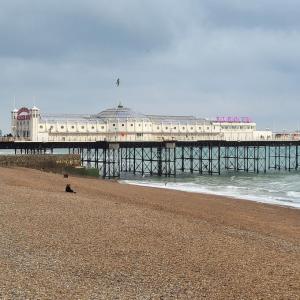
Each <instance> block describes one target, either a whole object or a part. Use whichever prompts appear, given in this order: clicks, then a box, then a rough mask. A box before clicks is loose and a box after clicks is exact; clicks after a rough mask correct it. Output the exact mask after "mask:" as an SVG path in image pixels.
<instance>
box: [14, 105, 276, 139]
mask: <svg viewBox="0 0 300 300" xmlns="http://www.w3.org/2000/svg"><path fill="white" fill-rule="evenodd" d="M11 131H12V135H13V137H14V138H15V140H19V141H32V142H96V141H107V142H163V141H201V140H219V141H220V140H224V141H259V140H271V139H272V132H271V131H269V130H265V131H261V130H257V128H256V123H254V122H253V121H252V120H251V119H250V118H247V117H243V118H237V117H227V118H225V117H218V118H216V119H215V120H208V119H204V118H198V117H194V116H169V115H147V114H142V113H138V112H135V111H133V110H132V109H130V108H127V107H124V106H122V105H121V104H120V105H118V106H117V107H114V108H109V109H105V110H103V111H101V112H100V113H96V114H89V115H82V114H78V115H74V114H73V115H72V114H57V115H49V114H46V113H43V112H41V111H40V109H38V108H37V107H33V108H26V107H22V108H20V109H15V110H13V111H12V113H11Z"/></svg>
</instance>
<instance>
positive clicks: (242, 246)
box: [0, 168, 300, 299]
mask: <svg viewBox="0 0 300 300" xmlns="http://www.w3.org/2000/svg"><path fill="white" fill-rule="evenodd" d="M67 183H70V184H71V186H72V188H74V189H75V190H76V191H77V193H76V194H68V193H65V192H64V188H65V186H66V184H67ZM0 270H1V272H0V298H1V299H202V298H207V299H300V296H299V295H300V210H297V209H290V208H284V207H279V206H272V205H266V204H259V203H254V202H250V201H244V200H237V199H228V198H225V197H216V196H211V195H200V194H192V193H184V192H178V191H171V190H161V189H154V188H146V187H139V186H131V185H124V184H119V183H118V182H109V181H103V180H97V179H87V178H79V177H71V178H68V179H64V178H62V176H61V175H57V174H50V173H43V172H40V171H37V170H30V169H5V168H0Z"/></svg>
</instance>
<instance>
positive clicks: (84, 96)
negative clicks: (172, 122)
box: [0, 0, 300, 133]
mask: <svg viewBox="0 0 300 300" xmlns="http://www.w3.org/2000/svg"><path fill="white" fill-rule="evenodd" d="M299 15H300V1H299V0H285V1H282V0H280V1H279V0H251V1H250V0H248V1H247V0H222V1H220V0H185V1H182V0H114V1H108V0H84V1H83V0H82V1H79V0H72V1H71V0H69V1H67V0H59V1H58V0H43V1H40V0H26V1H25V0H19V1H18V0H9V1H8V0H1V1H0V104H1V110H0V129H2V130H3V131H4V133H7V132H9V131H10V112H11V110H12V109H13V107H14V98H15V102H16V106H17V107H18V108H19V107H22V106H26V107H32V106H33V105H36V106H38V107H39V108H40V109H41V111H42V113H72V114H74V113H75V114H76V113H97V112H100V111H102V110H104V109H106V108H110V107H114V106H116V105H118V103H119V102H120V101H121V102H122V104H123V105H124V106H127V107H131V108H132V109H134V110H135V111H138V112H141V113H146V114H171V115H195V116H198V117H207V118H215V117H217V116H249V117H251V118H252V119H253V120H254V121H255V122H256V123H257V126H258V128H259V129H265V128H270V129H272V130H275V131H279V130H284V129H285V130H295V129H298V128H299V127H300V96H299V95H300V93H299V92H300V18H299ZM117 78H120V83H121V84H120V87H119V88H117V87H116V84H115V82H116V80H117Z"/></svg>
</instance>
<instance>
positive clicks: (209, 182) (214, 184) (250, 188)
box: [121, 171, 300, 209]
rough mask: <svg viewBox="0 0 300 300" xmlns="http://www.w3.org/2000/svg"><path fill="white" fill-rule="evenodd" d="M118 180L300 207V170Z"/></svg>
mask: <svg viewBox="0 0 300 300" xmlns="http://www.w3.org/2000/svg"><path fill="white" fill-rule="evenodd" d="M121 182H122V183H126V184H134V185H141V186H148V187H155V188H162V189H171V190H178V191H185V192H192V193H205V194H212V195H221V196H228V197H232V198H238V199H244V200H249V201H256V202H261V203H268V204H275V205H281V206H288V207H291V208H297V209H300V172H299V171H298V172H296V171H293V172H285V171H280V172H279V171H277V172H275V171H274V172H270V173H260V174H253V173H251V174H250V173H234V172H228V173H227V174H222V175H213V176H209V175H194V176H190V175H189V176H183V175H182V176H179V177H176V178H165V177H160V178H158V177H148V178H147V177H144V178H143V177H140V178H136V177H131V178H126V179H123V180H121Z"/></svg>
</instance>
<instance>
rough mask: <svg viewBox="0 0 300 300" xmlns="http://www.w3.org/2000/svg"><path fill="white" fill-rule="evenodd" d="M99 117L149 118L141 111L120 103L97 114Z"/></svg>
mask: <svg viewBox="0 0 300 300" xmlns="http://www.w3.org/2000/svg"><path fill="white" fill-rule="evenodd" d="M95 117H96V118H99V119H105V120H112V119H138V120H146V121H148V120H149V118H148V117H147V116H145V115H143V114H141V113H137V112H135V111H133V110H131V109H130V108H128V107H124V106H123V105H121V104H119V105H118V106H117V107H116V108H109V109H105V110H103V111H102V112H100V113H99V114H97V115H96V116H95Z"/></svg>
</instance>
